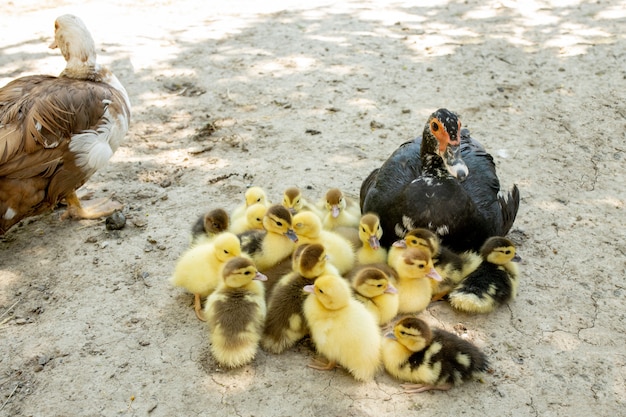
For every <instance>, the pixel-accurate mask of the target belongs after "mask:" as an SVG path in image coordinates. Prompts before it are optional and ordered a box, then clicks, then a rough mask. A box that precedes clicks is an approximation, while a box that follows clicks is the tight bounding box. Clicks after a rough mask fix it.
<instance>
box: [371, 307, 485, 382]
mask: <svg viewBox="0 0 626 417" xmlns="http://www.w3.org/2000/svg"><path fill="white" fill-rule="evenodd" d="M382 358H383V364H384V366H385V369H386V370H387V372H388V373H389V374H390V375H392V376H393V377H395V378H397V379H399V380H401V381H407V382H409V383H408V384H403V385H402V387H403V388H404V389H405V391H404V392H405V393H417V392H424V391H429V390H448V389H450V388H451V387H452V386H453V385H457V384H460V383H462V382H464V381H468V380H471V379H480V378H481V377H482V375H483V374H484V372H486V371H487V369H488V367H489V362H488V360H487V357H486V356H485V354H484V353H483V352H481V351H480V349H478V348H477V347H476V346H474V345H473V344H471V343H470V342H468V341H466V340H463V339H461V338H460V337H458V336H456V335H455V334H452V333H449V332H446V331H445V330H442V329H435V328H433V329H431V328H430V327H429V326H428V325H427V324H426V323H425V322H424V321H423V320H420V319H418V318H417V317H406V318H403V319H401V320H400V321H398V323H396V324H395V326H394V328H393V333H389V334H388V335H386V337H385V338H384V339H383V342H382Z"/></svg>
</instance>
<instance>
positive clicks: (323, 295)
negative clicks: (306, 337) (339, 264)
mask: <svg viewBox="0 0 626 417" xmlns="http://www.w3.org/2000/svg"><path fill="white" fill-rule="evenodd" d="M304 291H306V292H307V293H309V295H308V296H307V298H306V300H305V301H304V310H303V311H304V317H305V318H306V322H307V325H308V326H309V330H310V335H311V340H312V341H313V344H314V345H315V348H316V350H317V352H318V353H319V354H321V355H322V356H323V357H325V360H326V361H327V362H326V363H324V362H323V361H316V362H315V363H312V364H309V367H311V368H314V369H320V370H328V369H333V368H335V367H336V366H337V365H340V366H342V367H343V368H345V369H346V370H347V371H348V372H349V373H350V374H351V375H352V376H353V377H354V379H356V380H357V381H371V380H373V379H374V377H375V376H376V374H377V373H378V372H379V370H380V368H381V357H380V349H381V339H382V337H381V332H380V329H379V327H378V323H377V322H376V319H375V318H374V316H373V315H372V314H371V313H370V312H369V311H368V310H367V309H366V308H365V306H364V305H363V304H361V303H360V302H358V301H357V300H355V299H354V297H353V296H352V291H351V289H350V286H349V284H348V282H347V281H346V280H345V279H344V278H342V277H340V276H338V275H332V274H325V275H322V276H320V277H318V278H317V279H316V280H315V282H314V283H313V284H309V285H306V286H305V287H304Z"/></svg>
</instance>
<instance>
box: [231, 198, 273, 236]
mask: <svg viewBox="0 0 626 417" xmlns="http://www.w3.org/2000/svg"><path fill="white" fill-rule="evenodd" d="M265 213H267V207H266V206H265V205H264V204H263V203H254V204H252V205H250V206H248V207H247V208H246V212H245V215H244V216H242V217H239V218H238V219H237V220H236V221H235V222H233V224H232V225H231V226H230V228H229V230H230V232H232V233H234V234H240V233H243V232H247V231H248V230H263V217H265Z"/></svg>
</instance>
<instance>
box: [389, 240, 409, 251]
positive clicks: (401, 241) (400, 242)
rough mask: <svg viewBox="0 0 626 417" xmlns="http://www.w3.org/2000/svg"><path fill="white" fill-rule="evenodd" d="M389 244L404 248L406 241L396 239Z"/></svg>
mask: <svg viewBox="0 0 626 417" xmlns="http://www.w3.org/2000/svg"><path fill="white" fill-rule="evenodd" d="M391 246H395V247H396V248H405V249H406V242H405V241H404V239H401V240H396V241H395V242H393V243H392V244H391Z"/></svg>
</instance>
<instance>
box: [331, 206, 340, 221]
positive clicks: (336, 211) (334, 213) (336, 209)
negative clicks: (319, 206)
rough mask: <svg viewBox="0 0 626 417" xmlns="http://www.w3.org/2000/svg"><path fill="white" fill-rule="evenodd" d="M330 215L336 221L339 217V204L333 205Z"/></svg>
mask: <svg viewBox="0 0 626 417" xmlns="http://www.w3.org/2000/svg"><path fill="white" fill-rule="evenodd" d="M330 214H331V215H332V216H333V218H334V219H336V218H337V217H338V216H339V206H338V205H337V204H333V206H332V207H331V208H330Z"/></svg>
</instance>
